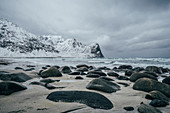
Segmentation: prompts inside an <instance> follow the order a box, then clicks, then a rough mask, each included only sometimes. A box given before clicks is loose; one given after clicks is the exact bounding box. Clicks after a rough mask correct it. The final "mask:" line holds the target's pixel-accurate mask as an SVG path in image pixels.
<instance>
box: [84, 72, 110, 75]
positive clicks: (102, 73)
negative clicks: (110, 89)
mask: <svg viewBox="0 0 170 113" xmlns="http://www.w3.org/2000/svg"><path fill="white" fill-rule="evenodd" d="M87 74H99V75H100V76H107V75H106V74H105V73H104V72H102V71H89V72H88V73H87Z"/></svg>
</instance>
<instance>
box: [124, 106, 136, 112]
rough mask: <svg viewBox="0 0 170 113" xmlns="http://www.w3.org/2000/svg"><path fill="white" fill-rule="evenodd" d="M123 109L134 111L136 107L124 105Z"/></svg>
mask: <svg viewBox="0 0 170 113" xmlns="http://www.w3.org/2000/svg"><path fill="white" fill-rule="evenodd" d="M123 109H125V110H126V111H133V110H134V108H133V107H131V106H127V107H124V108H123Z"/></svg>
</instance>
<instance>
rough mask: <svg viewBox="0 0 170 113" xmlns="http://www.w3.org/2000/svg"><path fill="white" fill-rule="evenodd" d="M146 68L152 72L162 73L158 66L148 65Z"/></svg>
mask: <svg viewBox="0 0 170 113" xmlns="http://www.w3.org/2000/svg"><path fill="white" fill-rule="evenodd" d="M145 70H146V71H150V72H155V73H158V74H162V70H161V69H160V68H159V67H157V66H147V67H146V69H145Z"/></svg>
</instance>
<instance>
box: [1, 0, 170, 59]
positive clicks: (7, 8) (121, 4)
mask: <svg viewBox="0 0 170 113" xmlns="http://www.w3.org/2000/svg"><path fill="white" fill-rule="evenodd" d="M0 18H6V19H8V20H9V21H12V22H14V23H16V24H18V25H19V26H21V27H22V28H24V29H26V30H27V31H29V32H31V33H34V34H36V35H42V34H59V35H62V36H63V37H64V38H76V39H77V40H79V41H81V42H83V43H85V44H90V43H93V42H97V43H99V44H100V46H101V49H102V52H103V54H104V55H105V56H106V57H170V0H0Z"/></svg>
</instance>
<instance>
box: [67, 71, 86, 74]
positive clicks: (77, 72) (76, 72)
mask: <svg viewBox="0 0 170 113" xmlns="http://www.w3.org/2000/svg"><path fill="white" fill-rule="evenodd" d="M69 75H86V73H83V72H80V71H75V72H71V73H69Z"/></svg>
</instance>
